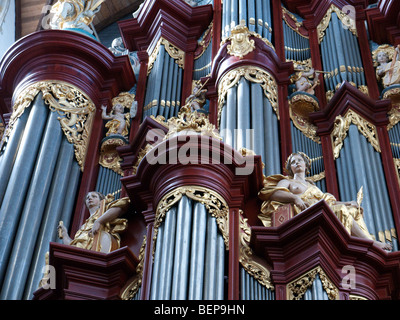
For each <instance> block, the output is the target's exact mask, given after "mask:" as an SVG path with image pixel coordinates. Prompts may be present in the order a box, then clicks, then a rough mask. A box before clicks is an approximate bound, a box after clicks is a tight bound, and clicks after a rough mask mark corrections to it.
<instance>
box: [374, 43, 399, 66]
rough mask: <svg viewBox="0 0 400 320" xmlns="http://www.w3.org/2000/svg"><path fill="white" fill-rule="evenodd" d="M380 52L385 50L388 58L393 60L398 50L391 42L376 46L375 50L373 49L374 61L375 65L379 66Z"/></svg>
mask: <svg viewBox="0 0 400 320" xmlns="http://www.w3.org/2000/svg"><path fill="white" fill-rule="evenodd" d="M379 52H383V53H384V54H386V56H387V58H388V59H389V60H390V61H392V60H393V58H394V56H395V53H396V50H395V48H394V47H393V46H391V45H389V44H382V45H380V46H379V47H378V48H376V49H375V50H374V51H372V61H373V63H374V67H377V66H378V65H379V62H378V53H379Z"/></svg>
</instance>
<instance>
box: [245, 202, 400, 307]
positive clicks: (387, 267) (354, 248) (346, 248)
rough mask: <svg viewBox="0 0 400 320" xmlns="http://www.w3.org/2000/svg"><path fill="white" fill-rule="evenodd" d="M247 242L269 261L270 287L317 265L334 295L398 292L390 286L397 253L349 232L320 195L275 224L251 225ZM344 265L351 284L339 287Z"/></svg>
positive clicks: (372, 297) (375, 296)
mask: <svg viewBox="0 0 400 320" xmlns="http://www.w3.org/2000/svg"><path fill="white" fill-rule="evenodd" d="M250 245H251V247H252V249H253V251H254V252H255V254H257V255H258V256H260V257H262V258H264V259H265V260H266V261H267V262H268V263H270V264H271V270H270V272H271V279H272V283H273V284H274V286H275V287H277V286H278V285H284V286H286V285H288V284H289V283H291V282H293V281H295V280H296V279H299V277H301V276H303V275H305V274H307V273H308V272H310V270H313V269H314V268H316V267H320V268H321V269H322V270H323V271H324V273H325V274H326V276H327V277H328V278H329V281H330V283H331V284H333V285H334V287H336V288H338V289H339V298H340V299H342V298H343V295H344V294H345V293H346V294H349V293H350V294H355V295H359V296H363V297H366V298H368V299H370V300H379V299H398V296H397V295H398V293H397V292H394V291H391V290H392V289H393V288H395V287H396V283H398V282H399V281H400V279H399V274H398V272H397V271H398V265H399V263H400V252H391V253H389V254H388V253H387V252H384V251H383V250H382V249H380V248H379V247H378V246H376V245H374V244H373V242H372V241H371V240H366V239H361V238H356V237H353V236H350V235H349V233H348V232H347V231H346V229H345V228H344V227H343V225H342V224H341V222H340V221H339V220H338V219H337V217H336V216H335V214H334V213H333V212H332V211H331V209H330V208H329V206H328V205H327V204H326V203H325V202H324V201H323V200H322V201H320V202H318V203H316V204H315V205H313V206H311V207H309V208H308V209H306V210H304V211H303V212H302V213H301V214H299V215H296V216H294V217H293V218H292V219H290V220H289V221H287V222H285V223H283V224H281V225H280V226H279V227H275V228H266V227H259V226H253V227H251V240H250ZM282 261H285V263H281V262H282ZM346 265H351V266H353V267H354V268H355V271H356V281H357V284H356V286H355V288H351V289H349V288H346V287H344V286H343V277H344V276H345V274H343V273H342V268H343V266H346ZM381 279H385V281H381ZM349 290H350V292H349ZM277 293H278V290H277ZM280 298H281V299H287V296H285V297H280Z"/></svg>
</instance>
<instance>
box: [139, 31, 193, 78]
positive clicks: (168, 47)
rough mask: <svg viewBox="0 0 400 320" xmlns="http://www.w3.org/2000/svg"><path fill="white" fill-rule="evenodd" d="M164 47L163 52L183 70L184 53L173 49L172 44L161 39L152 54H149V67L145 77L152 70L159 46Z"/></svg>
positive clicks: (175, 48)
mask: <svg viewBox="0 0 400 320" xmlns="http://www.w3.org/2000/svg"><path fill="white" fill-rule="evenodd" d="M161 45H164V48H165V51H167V52H168V54H169V55H170V57H171V58H173V59H175V62H176V63H177V64H178V66H179V67H180V68H182V69H184V65H185V52H184V51H183V50H181V49H179V48H177V47H175V46H174V45H173V44H172V43H170V42H169V41H168V40H166V39H164V38H163V37H161V38H160V39H159V40H158V42H157V44H156V46H155V48H154V50H153V52H152V53H151V55H150V57H149V65H148V68H147V75H149V73H150V71H151V69H153V65H154V62H155V61H156V59H157V55H158V52H159V51H160V46H161Z"/></svg>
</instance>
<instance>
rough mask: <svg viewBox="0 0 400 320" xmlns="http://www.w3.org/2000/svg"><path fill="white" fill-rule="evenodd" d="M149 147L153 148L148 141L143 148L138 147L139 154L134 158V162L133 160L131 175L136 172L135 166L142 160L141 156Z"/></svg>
mask: <svg viewBox="0 0 400 320" xmlns="http://www.w3.org/2000/svg"><path fill="white" fill-rule="evenodd" d="M151 149H153V146H152V145H151V144H150V143H148V144H147V145H146V146H145V147H144V149H143V148H142V149H140V151H139V154H138V157H137V159H136V162H135V164H134V165H133V170H132V174H133V175H135V174H136V172H137V168H138V166H139V164H140V161H142V160H143V158H144V157H145V156H146V154H147V153H148V152H149V151H150V150H151Z"/></svg>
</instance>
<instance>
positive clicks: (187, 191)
mask: <svg viewBox="0 0 400 320" xmlns="http://www.w3.org/2000/svg"><path fill="white" fill-rule="evenodd" d="M183 196H186V197H188V198H190V199H192V200H194V201H197V202H200V203H202V204H204V206H205V207H206V209H207V211H208V212H209V213H210V214H211V216H213V217H215V219H216V221H217V225H218V228H219V230H220V231H221V234H222V236H223V238H224V242H225V246H226V249H228V247H229V221H228V219H229V208H228V205H227V203H226V201H225V200H224V199H223V198H222V197H221V196H220V195H219V194H218V193H216V192H215V191H213V190H210V189H208V188H204V187H199V186H185V187H179V188H176V189H174V190H172V191H171V192H169V193H167V194H166V195H165V196H164V197H163V198H162V199H161V200H160V202H159V203H158V205H157V210H156V217H155V222H154V236H153V241H154V246H153V248H154V250H155V247H156V246H155V243H156V240H157V235H158V228H159V227H160V225H161V223H162V222H163V221H164V218H165V215H166V214H167V212H168V211H169V210H170V209H171V208H172V206H174V205H175V204H177V203H178V202H179V200H181V199H182V197H183ZM154 250H153V254H154Z"/></svg>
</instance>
